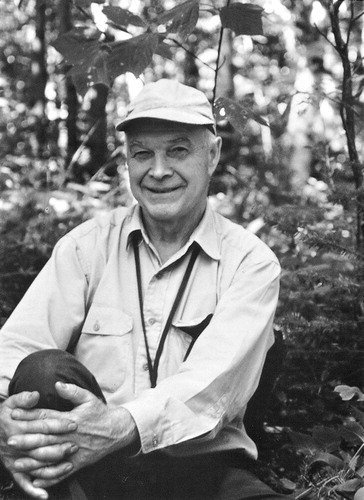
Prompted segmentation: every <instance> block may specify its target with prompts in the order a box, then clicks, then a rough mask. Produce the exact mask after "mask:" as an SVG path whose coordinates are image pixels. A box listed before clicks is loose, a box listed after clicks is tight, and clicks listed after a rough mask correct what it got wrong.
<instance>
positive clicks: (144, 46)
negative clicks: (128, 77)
mask: <svg viewBox="0 0 364 500" xmlns="http://www.w3.org/2000/svg"><path fill="white" fill-rule="evenodd" d="M158 41H159V37H158V35H157V34H155V33H144V34H143V35H139V36H135V37H133V38H130V39H129V40H124V41H122V42H113V43H111V44H110V46H111V52H110V54H109V56H108V59H107V69H108V74H109V77H110V78H111V79H112V80H113V79H114V78H116V77H117V76H119V75H121V74H123V73H126V72H127V71H130V72H131V73H133V74H134V75H135V76H139V75H140V73H142V71H143V70H144V69H145V68H146V67H147V66H148V65H149V64H150V62H151V60H152V57H153V54H154V52H155V50H156V48H157V45H158Z"/></svg>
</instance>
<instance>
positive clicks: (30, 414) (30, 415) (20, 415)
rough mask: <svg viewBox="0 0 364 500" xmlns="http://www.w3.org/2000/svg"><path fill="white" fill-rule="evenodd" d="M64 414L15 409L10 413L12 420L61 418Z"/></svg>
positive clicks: (40, 410)
mask: <svg viewBox="0 0 364 500" xmlns="http://www.w3.org/2000/svg"><path fill="white" fill-rule="evenodd" d="M63 413H64V412H62V413H61V412H59V411H56V410H46V409H43V408H41V409H34V410H23V409H21V408H16V409H15V410H13V411H12V412H11V418H12V419H14V420H45V419H47V418H53V419H58V418H62V414H63Z"/></svg>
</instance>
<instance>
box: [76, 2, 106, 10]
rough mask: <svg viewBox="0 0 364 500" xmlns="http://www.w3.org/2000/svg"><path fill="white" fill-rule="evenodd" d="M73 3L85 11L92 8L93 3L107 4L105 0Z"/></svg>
mask: <svg viewBox="0 0 364 500" xmlns="http://www.w3.org/2000/svg"><path fill="white" fill-rule="evenodd" d="M73 3H74V4H75V5H76V7H81V8H83V9H87V8H88V7H90V6H91V4H92V3H100V4H101V3H105V0H73Z"/></svg>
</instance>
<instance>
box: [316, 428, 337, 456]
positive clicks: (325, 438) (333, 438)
mask: <svg viewBox="0 0 364 500" xmlns="http://www.w3.org/2000/svg"><path fill="white" fill-rule="evenodd" d="M312 437H313V438H314V440H315V441H316V442H317V443H318V444H319V445H320V448H321V449H322V450H324V451H328V452H330V451H335V450H337V449H339V447H340V442H341V439H340V434H339V433H338V432H337V430H336V429H332V428H330V427H325V426H323V425H322V426H317V427H314V429H313V431H312Z"/></svg>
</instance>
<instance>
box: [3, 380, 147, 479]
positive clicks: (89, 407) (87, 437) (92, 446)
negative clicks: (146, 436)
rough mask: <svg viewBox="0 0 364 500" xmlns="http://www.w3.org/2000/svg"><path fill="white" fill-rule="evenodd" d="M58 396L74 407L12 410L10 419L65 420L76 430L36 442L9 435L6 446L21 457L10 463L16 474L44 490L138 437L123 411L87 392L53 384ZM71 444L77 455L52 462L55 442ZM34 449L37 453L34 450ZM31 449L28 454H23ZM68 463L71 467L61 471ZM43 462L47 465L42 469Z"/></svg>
mask: <svg viewBox="0 0 364 500" xmlns="http://www.w3.org/2000/svg"><path fill="white" fill-rule="evenodd" d="M56 389H57V392H58V393H59V395H60V396H61V397H62V398H64V399H68V400H69V401H71V402H72V403H73V404H74V405H75V408H74V409H73V410H72V411H70V412H58V411H55V410H31V411H23V410H21V409H16V410H14V411H13V412H12V418H13V419H16V420H17V421H18V420H19V421H34V422H36V421H40V420H41V421H43V422H44V423H45V424H46V425H47V424H48V422H50V421H53V420H57V419H66V420H69V421H72V422H75V424H76V426H77V430H75V431H71V432H70V433H69V434H67V433H66V434H63V435H58V434H47V435H43V436H42V437H41V439H40V437H38V436H34V435H32V434H20V435H13V436H12V438H11V440H10V443H11V446H12V447H13V448H14V450H17V451H18V452H19V453H20V454H23V457H22V458H20V459H18V460H16V461H15V462H14V467H15V469H16V470H17V471H18V472H26V473H27V474H30V475H31V476H32V477H34V478H36V479H35V481H34V483H33V485H34V486H35V487H39V488H47V487H49V486H52V485H54V484H57V483H58V482H59V481H61V480H62V479H64V478H65V477H67V476H69V475H70V474H71V473H73V472H75V471H76V470H79V469H81V468H82V467H85V466H87V465H91V464H92V463H95V462H97V461H98V460H100V459H101V458H102V457H104V456H106V455H108V454H109V453H112V452H113V451H116V450H118V449H121V448H124V447H125V446H127V445H129V444H130V443H131V442H132V441H133V440H135V439H136V438H137V436H138V434H137V430H136V426H135V423H134V420H133V419H132V417H131V415H130V413H129V412H128V411H127V410H125V409H123V408H109V407H108V406H106V405H105V404H104V403H103V402H101V401H100V400H99V399H98V398H97V397H96V396H94V395H93V394H92V393H91V392H89V391H87V390H85V389H82V388H80V387H78V386H76V385H73V384H64V383H61V382H57V384H56ZM64 442H72V443H73V444H74V445H75V446H76V447H77V450H78V451H77V452H76V453H74V454H73V455H72V456H70V457H68V458H67V461H64V460H62V457H60V462H58V463H57V461H55V458H56V457H55V454H54V452H55V448H54V445H55V443H56V444H58V445H60V446H61V445H62V444H63V443H64ZM34 448H38V450H37V451H36V450H34ZM29 449H32V450H33V452H32V453H31V455H29V454H28V455H26V453H27V451H28V450H29ZM70 462H71V464H72V468H71V469H69V470H67V471H65V467H66V466H67V465H68V464H69V463H70ZM45 463H47V466H45Z"/></svg>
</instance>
